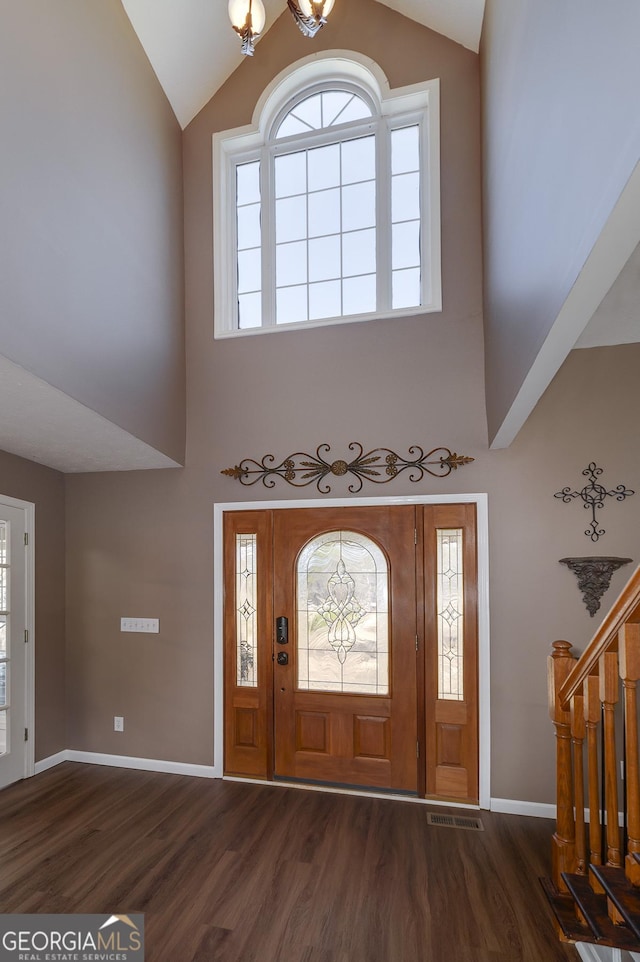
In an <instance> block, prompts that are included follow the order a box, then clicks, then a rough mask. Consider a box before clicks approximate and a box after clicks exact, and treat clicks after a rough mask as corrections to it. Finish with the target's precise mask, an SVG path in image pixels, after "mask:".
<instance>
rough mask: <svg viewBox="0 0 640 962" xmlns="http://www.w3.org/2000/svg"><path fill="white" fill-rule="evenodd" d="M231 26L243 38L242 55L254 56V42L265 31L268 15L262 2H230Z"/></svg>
mask: <svg viewBox="0 0 640 962" xmlns="http://www.w3.org/2000/svg"><path fill="white" fill-rule="evenodd" d="M228 10H229V19H230V20H231V26H232V27H233V29H234V30H235V31H236V33H238V34H240V36H241V37H242V53H244V54H249V56H252V55H253V41H254V40H255V38H256V37H259V36H260V34H261V33H262V31H263V30H264V24H265V20H266V13H265V10H264V4H263V3H262V0H229V7H228Z"/></svg>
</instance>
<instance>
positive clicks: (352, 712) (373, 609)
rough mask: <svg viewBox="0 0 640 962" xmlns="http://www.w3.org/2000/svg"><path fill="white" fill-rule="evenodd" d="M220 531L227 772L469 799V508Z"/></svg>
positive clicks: (472, 639) (241, 519)
mask: <svg viewBox="0 0 640 962" xmlns="http://www.w3.org/2000/svg"><path fill="white" fill-rule="evenodd" d="M224 526H225V530H224V566H225V611H224V633H225V638H224V645H225V763H224V767H225V773H226V774H230V775H245V776H253V777H259V778H268V779H273V778H276V779H277V778H282V779H293V780H297V781H318V782H326V783H332V784H339V785H345V786H346V785H357V786H363V787H369V788H384V789H388V790H395V791H405V792H417V793H419V794H421V795H427V796H434V797H438V798H450V799H455V800H464V801H469V802H474V801H477V798H478V724H477V715H478V706H477V611H476V607H477V605H476V596H477V575H476V542H475V506H474V505H465V504H455V505H424V506H413V505H402V506H395V505H393V506H390V505H384V504H382V505H376V506H375V507H362V506H346V507H342V508H321V507H319V508H317V509H316V508H313V509H311V508H300V509H298V508H293V509H275V510H260V511H254V510H248V511H232V512H228V513H226V514H225V522H224Z"/></svg>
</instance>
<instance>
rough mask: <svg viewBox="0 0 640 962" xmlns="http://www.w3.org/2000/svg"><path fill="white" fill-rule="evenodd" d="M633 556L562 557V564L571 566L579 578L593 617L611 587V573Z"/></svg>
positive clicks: (583, 594)
mask: <svg viewBox="0 0 640 962" xmlns="http://www.w3.org/2000/svg"><path fill="white" fill-rule="evenodd" d="M632 560H633V559H632V558H560V564H561V565H566V566H567V568H570V569H571V570H572V571H573V572H574V574H575V575H576V577H577V579H578V588H579V589H580V591H581V592H582V598H583V600H584V603H585V605H586V606H587V611H588V612H589V614H590V615H591V617H592V618H593V616H594V615H595V613H596V611H597V610H598V608H599V607H600V599H601V598H602V596H603V594H604V593H605V591H606V590H607V589H608V587H609V583H610V582H611V575H612V574H613V572H614V571H617V570H618V568H622V566H623V565H628V564H631V561H632Z"/></svg>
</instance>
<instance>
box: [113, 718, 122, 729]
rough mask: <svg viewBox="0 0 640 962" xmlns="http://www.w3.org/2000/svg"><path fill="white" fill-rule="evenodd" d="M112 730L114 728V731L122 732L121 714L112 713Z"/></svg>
mask: <svg viewBox="0 0 640 962" xmlns="http://www.w3.org/2000/svg"><path fill="white" fill-rule="evenodd" d="M113 730H114V732H123V731H124V716H123V715H114V716H113Z"/></svg>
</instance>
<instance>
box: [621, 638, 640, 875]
mask: <svg viewBox="0 0 640 962" xmlns="http://www.w3.org/2000/svg"><path fill="white" fill-rule="evenodd" d="M618 645H619V651H620V677H621V678H622V685H623V689H624V725H625V762H624V764H625V783H626V790H627V833H628V839H627V855H626V858H625V874H626V876H627V878H628V879H629V881H630V882H631V883H632V884H633V885H640V865H638V862H637V861H636V859H635V858H634V855H635V854H640V772H639V768H638V707H637V705H638V698H637V683H638V680H639V679H640V625H638V624H626V625H623V626H622V628H621V629H620V631H619V632H618Z"/></svg>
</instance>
